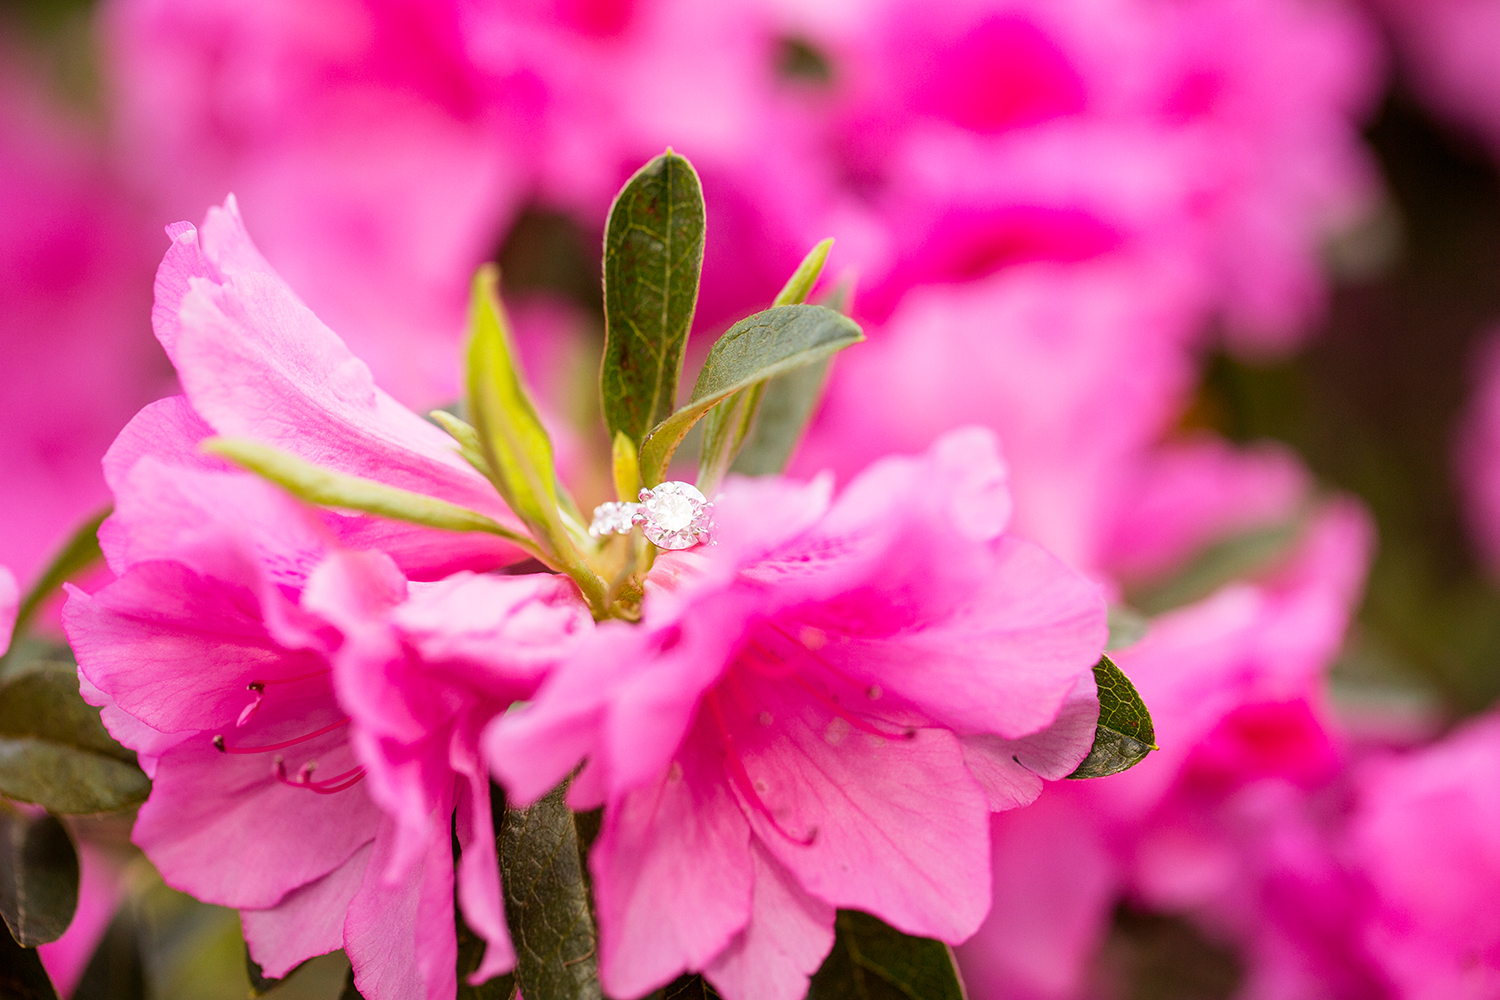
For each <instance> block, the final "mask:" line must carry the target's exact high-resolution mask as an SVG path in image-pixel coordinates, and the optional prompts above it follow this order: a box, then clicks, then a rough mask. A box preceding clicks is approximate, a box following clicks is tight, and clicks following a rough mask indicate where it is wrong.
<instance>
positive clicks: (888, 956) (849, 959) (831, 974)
mask: <svg viewBox="0 0 1500 1000" xmlns="http://www.w3.org/2000/svg"><path fill="white" fill-rule="evenodd" d="M835 926H836V928H837V931H838V936H837V938H836V940H835V941H834V944H833V951H832V952H830V953H829V955H828V958H827V959H826V960H824V962H823V967H822V968H821V969H819V970H818V971H817V973H816V974H815V975H814V976H813V978H812V986H811V988H810V989H809V990H808V993H807V1000H966V998H965V994H964V988H963V982H962V980H960V979H959V978H958V969H957V968H956V967H955V966H954V964H953V953H952V952H951V951H949V950H948V946H947V945H945V944H943V943H942V942H941V941H932V940H929V939H927V938H916V937H911V936H909V935H906V934H902V933H901V932H900V931H898V930H895V929H894V928H891V927H887V926H886V925H885V924H883V923H881V922H880V921H879V920H877V919H876V918H874V917H872V916H870V915H868V914H865V913H859V912H857V911H855V910H840V911H839V914H838V919H837V923H836V925H835Z"/></svg>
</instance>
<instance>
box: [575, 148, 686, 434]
mask: <svg viewBox="0 0 1500 1000" xmlns="http://www.w3.org/2000/svg"><path fill="white" fill-rule="evenodd" d="M703 231H704V216H703V189H702V187H701V186H700V185H699V183H698V175H697V174H696V173H695V172H694V171H693V167H692V164H690V163H688V161H687V160H684V159H683V158H682V157H680V156H678V155H677V154H676V153H673V152H672V151H671V150H670V149H669V150H667V151H666V152H665V153H663V154H662V155H661V156H658V157H656V159H654V160H652V161H651V162H650V163H647V164H646V165H645V166H644V167H642V168H641V169H640V170H638V171H636V174H635V176H634V177H632V178H631V179H630V181H629V182H628V183H627V184H626V185H625V187H624V188H623V189H622V190H621V191H620V193H619V195H618V196H617V197H616V198H615V203H614V205H612V206H611V207H610V210H609V223H608V224H607V226H606V227H605V235H604V320H605V336H604V368H603V370H602V372H601V374H600V388H601V390H602V393H603V401H604V420H605V423H606V424H607V425H608V426H609V436H610V440H614V436H615V435H616V434H620V433H623V434H624V435H625V436H626V437H627V438H629V439H630V440H631V441H632V442H633V443H634V444H635V445H636V446H637V447H639V446H640V444H641V442H642V441H644V440H645V438H646V434H647V432H648V431H650V430H651V428H653V427H655V426H656V425H657V424H659V423H661V422H662V421H663V420H665V419H666V418H667V417H668V416H669V415H670V414H671V413H672V408H673V407H674V406H676V405H677V383H678V382H679V381H680V380H681V378H682V358H683V351H684V349H685V348H686V347H687V339H688V331H689V330H690V329H691V328H692V325H693V310H694V309H695V308H696V307H697V304H698V276H699V273H700V272H701V271H702V270H703Z"/></svg>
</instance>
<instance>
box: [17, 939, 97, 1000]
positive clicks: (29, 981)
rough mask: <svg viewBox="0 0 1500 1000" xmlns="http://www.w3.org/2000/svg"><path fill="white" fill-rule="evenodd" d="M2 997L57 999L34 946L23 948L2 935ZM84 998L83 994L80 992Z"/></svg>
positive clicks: (81, 997) (34, 999)
mask: <svg viewBox="0 0 1500 1000" xmlns="http://www.w3.org/2000/svg"><path fill="white" fill-rule="evenodd" d="M0 997H3V998H4V1000H57V991H56V990H54V989H53V988H52V980H51V979H49V978H47V970H46V969H44V968H42V960H41V959H40V958H38V957H37V953H36V949H35V948H23V947H21V946H20V945H19V944H17V943H16V942H15V941H14V940H13V939H12V938H11V936H10V935H9V934H0ZM78 997H79V1000H84V996H83V994H78Z"/></svg>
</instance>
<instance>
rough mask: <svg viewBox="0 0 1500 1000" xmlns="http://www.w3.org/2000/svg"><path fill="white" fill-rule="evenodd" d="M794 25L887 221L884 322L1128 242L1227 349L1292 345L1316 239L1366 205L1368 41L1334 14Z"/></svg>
mask: <svg viewBox="0 0 1500 1000" xmlns="http://www.w3.org/2000/svg"><path fill="white" fill-rule="evenodd" d="M769 6H773V7H783V6H788V5H778V4H769ZM782 20H783V22H784V23H785V24H786V25H787V26H788V27H787V30H788V33H790V34H793V35H796V36H801V37H805V38H809V39H810V40H811V41H812V42H813V43H814V45H816V46H817V47H818V48H820V49H821V50H822V51H823V52H825V53H826V54H828V56H829V58H830V60H831V62H832V67H833V72H832V75H833V82H832V84H831V85H830V87H829V88H828V92H827V93H820V94H819V97H820V98H821V100H820V102H819V103H818V104H817V105H816V106H815V107H816V108H817V110H816V111H815V112H813V113H814V114H815V115H821V116H822V118H823V121H824V122H825V123H826V124H825V128H826V129H827V132H828V133H829V134H828V137H827V138H826V139H825V140H824V145H825V146H826V147H828V148H830V149H832V150H834V151H835V152H834V155H835V156H836V157H838V159H839V161H840V166H841V169H840V170H839V174H840V175H842V176H844V177H848V178H852V179H853V180H854V181H855V182H856V183H857V185H858V186H859V188H860V190H861V191H862V192H864V193H866V195H867V197H868V198H869V200H870V201H871V202H872V204H873V206H874V209H875V213H876V215H877V216H878V217H879V218H880V219H881V221H882V222H883V223H884V224H885V225H887V226H889V227H890V231H891V239H890V244H889V245H890V248H891V253H890V257H889V258H888V260H887V261H867V262H865V263H866V266H867V268H869V267H870V265H871V264H873V265H875V268H876V270H875V273H874V274H873V275H871V276H870V278H871V281H870V284H871V285H873V286H874V287H873V292H872V294H871V295H869V296H867V297H866V301H865V305H864V306H862V308H867V309H869V310H871V311H870V313H869V315H870V316H871V317H872V318H874V319H877V320H879V319H883V318H884V317H885V316H886V315H887V314H888V312H889V310H890V309H891V308H892V307H893V306H894V305H895V304H896V303H897V302H898V301H899V299H900V297H901V295H902V294H904V292H905V291H906V290H907V289H909V288H910V287H911V286H912V285H913V284H915V283H925V282H932V281H940V282H945V281H946V282H952V281H966V280H970V279H972V278H975V277H981V276H983V275H985V274H988V273H990V272H992V271H993V270H995V269H997V268H1000V267H1004V266H1010V265H1013V264H1015V263H1018V262H1025V261H1027V260H1036V259H1049V260H1078V259H1084V258H1087V257H1090V256H1093V255H1096V254H1098V253H1100V252H1104V251H1107V250H1110V249H1114V248H1117V247H1119V246H1122V245H1123V246H1130V247H1133V248H1135V249H1145V250H1149V251H1150V252H1153V253H1166V254H1168V255H1169V256H1172V257H1174V258H1175V259H1176V260H1177V261H1178V262H1179V263H1180V264H1181V265H1182V266H1184V267H1186V268H1189V269H1191V270H1193V271H1194V272H1195V274H1196V275H1197V276H1198V277H1199V278H1200V279H1201V280H1202V281H1203V282H1204V283H1205V286H1206V287H1208V288H1209V290H1210V291H1211V293H1212V303H1213V304H1214V305H1215V306H1216V307H1217V308H1219V309H1220V310H1222V311H1223V312H1224V313H1225V314H1227V316H1228V318H1229V320H1230V322H1231V327H1232V330H1233V334H1232V335H1233V337H1234V339H1235V342H1236V346H1239V347H1242V348H1251V349H1259V350H1266V349H1277V348H1285V347H1287V346H1289V345H1290V344H1292V343H1294V342H1295V340H1296V339H1297V337H1298V336H1299V335H1300V334H1301V333H1302V332H1303V331H1304V329H1305V327H1306V324H1307V321H1308V319H1309V318H1311V316H1312V315H1313V314H1314V313H1315V311H1316V309H1317V307H1318V306H1319V305H1320V300H1321V297H1322V284H1323V279H1322V274H1321V267H1320V264H1319V260H1318V254H1319V249H1320V246H1321V244H1322V242H1323V241H1324V240H1325V239H1326V238H1327V237H1328V236H1329V235H1330V234H1332V233H1335V232H1337V231H1339V230H1341V229H1343V228H1345V227H1347V226H1348V225H1350V224H1351V223H1352V222H1354V221H1356V220H1357V219H1358V218H1359V217H1360V215H1361V214H1362V213H1363V212H1364V211H1366V210H1368V208H1369V206H1370V204H1371V200H1372V198H1373V196H1374V193H1375V179H1374V173H1373V171H1372V168H1371V165H1370V163H1369V160H1368V156H1367V155H1366V154H1365V152H1364V151H1363V149H1362V148H1361V144H1360V139H1359V135H1358V124H1359V120H1360V118H1362V117H1363V115H1364V114H1365V113H1366V112H1367V111H1368V109H1369V107H1370V105H1371V104H1372V102H1373V101H1374V99H1375V97H1376V96H1377V87H1378V84H1379V70H1380V67H1379V62H1378V59H1377V51H1378V48H1377V45H1376V42H1375V38H1374V36H1373V33H1372V32H1371V31H1370V30H1369V28H1368V27H1367V26H1366V25H1365V24H1364V22H1363V21H1362V20H1361V19H1360V18H1359V17H1358V16H1357V15H1356V14H1355V12H1354V11H1353V10H1351V9H1349V8H1347V7H1345V6H1344V5H1339V4H1320V5H1316V6H1309V5H1307V4H1303V3H1300V2H1296V0H1197V2H1192V3H1178V4H1167V5H1162V4H1153V3H1149V2H1143V0H1110V2H1106V3H1092V2H1048V0H966V2H962V3H954V4H946V5H944V6H943V7H942V8H941V9H936V10H935V9H933V8H932V7H931V5H924V4H921V3H914V2H911V0H878V2H875V3H873V4H848V5H837V6H832V8H831V12H827V11H825V12H819V13H817V14H813V13H809V12H806V11H795V12H790V11H789V12H787V13H784V14H783V15H782ZM1288 65H1296V66H1299V67H1301V72H1298V73H1296V74H1288V73H1286V72H1284V71H1283V68H1284V67H1285V66H1288ZM825 108H826V109H827V110H826V111H825V110H824V109H825ZM1103 164H1108V167H1107V168H1106V169H1101V165H1103Z"/></svg>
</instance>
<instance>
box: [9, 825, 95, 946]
mask: <svg viewBox="0 0 1500 1000" xmlns="http://www.w3.org/2000/svg"><path fill="white" fill-rule="evenodd" d="M77 909H78V854H77V852H76V851H74V850H73V841H72V839H71V838H70V837H69V836H68V831H67V830H65V829H64V828H63V825H62V824H61V823H59V822H58V821H57V818H56V817H55V816H41V817H37V818H32V817H30V816H27V815H25V814H23V813H21V812H18V811H16V810H14V809H10V808H6V807H4V806H0V917H3V918H4V920H5V926H6V927H7V928H9V929H10V934H11V937H13V938H15V939H16V941H17V942H19V943H20V944H22V945H24V946H25V947H27V948H35V947H36V946H37V945H39V944H46V943H47V942H48V941H56V940H57V939H58V938H60V937H62V936H63V932H64V931H66V930H67V929H68V925H69V924H71V923H72V922H73V912H74V911H75V910H77Z"/></svg>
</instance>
